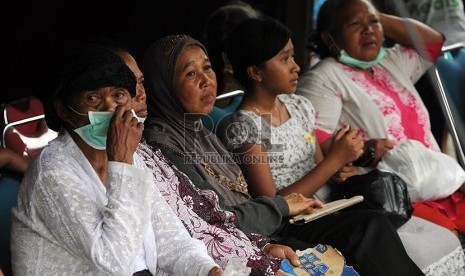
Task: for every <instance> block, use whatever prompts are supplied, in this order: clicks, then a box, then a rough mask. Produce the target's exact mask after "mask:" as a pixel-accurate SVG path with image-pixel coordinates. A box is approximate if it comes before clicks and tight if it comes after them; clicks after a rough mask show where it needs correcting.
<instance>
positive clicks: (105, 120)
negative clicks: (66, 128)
mask: <svg viewBox="0 0 465 276" xmlns="http://www.w3.org/2000/svg"><path fill="white" fill-rule="evenodd" d="M113 114H114V112H113V111H89V113H88V116H89V122H90V124H88V125H85V126H82V127H80V128H76V129H75V130H74V132H76V133H77V134H78V135H79V136H80V137H81V138H82V140H84V142H86V144H88V145H89V146H91V147H93V148H94V149H98V150H105V149H106V148H107V132H108V128H109V126H110V121H111V118H112V117H113ZM81 115H82V114H81Z"/></svg>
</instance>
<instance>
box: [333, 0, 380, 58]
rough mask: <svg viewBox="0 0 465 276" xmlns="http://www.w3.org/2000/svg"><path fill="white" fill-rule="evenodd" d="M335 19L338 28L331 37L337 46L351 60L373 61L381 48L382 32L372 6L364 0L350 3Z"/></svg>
mask: <svg viewBox="0 0 465 276" xmlns="http://www.w3.org/2000/svg"><path fill="white" fill-rule="evenodd" d="M336 18H339V20H340V21H338V24H337V26H339V27H338V28H336V29H337V30H336V31H333V33H332V36H333V38H334V40H335V42H336V44H337V46H338V47H339V48H340V49H344V50H345V51H346V52H347V53H348V54H349V55H350V56H351V57H353V58H356V59H360V60H363V61H372V60H374V59H375V58H376V56H377V55H378V53H379V50H380V49H381V47H382V44H383V39H384V31H383V27H382V25H381V23H380V21H379V17H378V14H377V11H376V9H375V8H374V7H373V5H372V4H370V3H369V2H367V1H365V0H355V1H351V4H348V5H347V8H346V9H344V10H343V11H342V14H340V16H337V17H336Z"/></svg>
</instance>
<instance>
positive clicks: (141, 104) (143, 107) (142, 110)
mask: <svg viewBox="0 0 465 276" xmlns="http://www.w3.org/2000/svg"><path fill="white" fill-rule="evenodd" d="M118 55H119V56H120V58H121V59H122V60H123V61H124V63H126V66H128V67H129V69H131V71H132V72H133V73H134V76H135V77H136V80H137V85H136V96H135V97H134V99H133V101H134V111H135V112H136V114H137V116H139V117H141V118H145V117H147V104H146V96H145V88H144V75H143V74H142V72H141V70H140V69H139V66H137V62H136V60H135V59H134V58H133V57H132V56H131V55H130V54H129V53H127V52H119V53H118Z"/></svg>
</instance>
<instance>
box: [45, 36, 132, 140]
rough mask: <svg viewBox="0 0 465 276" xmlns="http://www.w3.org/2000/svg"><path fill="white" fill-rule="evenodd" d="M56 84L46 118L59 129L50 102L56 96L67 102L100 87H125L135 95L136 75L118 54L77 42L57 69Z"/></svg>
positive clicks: (50, 126)
mask: <svg viewBox="0 0 465 276" xmlns="http://www.w3.org/2000/svg"><path fill="white" fill-rule="evenodd" d="M58 72H59V73H58V75H59V76H58V85H57V87H56V89H55V93H54V94H53V95H52V97H51V98H50V99H49V101H48V107H47V114H46V120H47V125H48V127H49V128H51V129H53V130H55V131H59V129H60V126H61V121H60V119H59V118H58V116H57V114H56V112H55V110H54V107H53V103H54V102H55V101H56V100H57V99H60V100H62V101H63V102H64V103H69V101H70V99H71V98H72V97H73V96H76V95H78V94H79V93H80V92H83V91H87V90H96V89H99V88H103V87H121V88H126V89H127V90H128V91H129V93H130V94H131V97H134V96H135V95H136V78H135V76H134V73H133V72H132V71H131V69H129V67H127V66H126V64H125V63H124V62H123V61H122V60H121V58H120V57H119V56H117V55H116V54H115V53H113V52H112V51H111V50H110V49H107V48H105V47H102V46H98V45H95V44H82V45H79V46H78V47H77V48H76V49H75V50H74V51H73V52H71V54H70V55H69V56H68V57H67V58H66V59H65V60H64V62H63V66H62V67H61V68H59V69H58Z"/></svg>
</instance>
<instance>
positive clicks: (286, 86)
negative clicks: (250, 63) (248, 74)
mask: <svg viewBox="0 0 465 276" xmlns="http://www.w3.org/2000/svg"><path fill="white" fill-rule="evenodd" d="M299 71H300V67H299V66H298V65H297V63H295V60H294V45H293V44H292V41H291V40H290V39H289V41H288V42H287V44H286V46H284V48H283V49H282V50H281V51H279V53H278V54H277V55H275V56H274V57H272V58H271V59H269V60H267V61H266V62H265V64H264V66H263V67H262V68H260V70H259V73H260V76H261V79H262V81H261V85H262V86H263V87H264V88H266V89H267V90H268V91H272V92H273V93H276V94H281V93H294V92H295V90H296V88H297V80H298V79H299V75H298V73H299Z"/></svg>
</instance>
